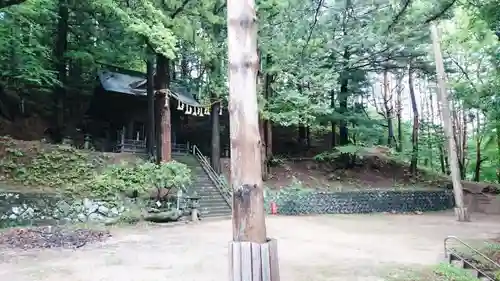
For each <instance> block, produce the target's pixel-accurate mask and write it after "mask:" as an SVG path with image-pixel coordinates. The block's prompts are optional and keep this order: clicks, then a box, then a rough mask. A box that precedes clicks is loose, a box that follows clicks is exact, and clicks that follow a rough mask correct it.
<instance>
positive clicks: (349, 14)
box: [0, 0, 500, 183]
mask: <svg viewBox="0 0 500 281" xmlns="http://www.w3.org/2000/svg"><path fill="white" fill-rule="evenodd" d="M257 5H258V10H257V14H258V24H259V31H258V42H259V43H258V53H259V58H260V62H261V63H260V71H259V74H258V91H259V103H260V113H261V119H262V120H263V122H262V133H261V134H262V136H263V141H264V144H265V145H266V147H267V149H265V152H264V153H265V154H266V157H267V158H269V157H271V154H272V149H271V148H270V146H271V145H270V143H271V139H272V136H271V135H272V134H271V133H270V132H271V130H270V129H269V128H270V127H271V124H275V125H280V126H296V127H298V130H297V132H298V133H297V134H298V135H299V139H300V138H301V136H304V135H308V134H309V132H311V133H315V134H317V133H319V134H321V133H330V135H331V146H333V147H337V148H340V147H345V146H347V145H348V146H352V145H356V146H373V145H386V146H389V147H392V148H393V149H394V151H395V153H397V154H398V155H400V156H401V157H402V158H404V159H405V160H408V161H410V162H411V165H410V169H411V170H412V171H415V170H416V169H417V166H418V167H428V168H429V169H432V170H439V171H442V172H443V173H448V172H449V168H448V167H449V166H448V158H447V153H446V150H447V149H448V146H447V145H446V144H445V138H444V136H443V127H442V121H441V112H440V110H439V108H440V107H439V103H438V98H437V93H436V74H435V72H436V68H435V63H434V56H433V53H432V41H431V37H430V28H429V27H430V24H431V23H434V24H437V25H438V26H439V29H440V30H441V35H442V36H441V45H442V51H443V56H444V60H445V68H446V72H447V85H448V90H449V92H450V95H451V96H452V101H451V104H452V114H451V118H452V120H451V121H452V123H453V131H454V137H455V141H456V144H457V153H458V158H459V167H460V172H461V177H462V178H463V179H469V180H474V181H491V182H499V183H500V92H499V91H498V89H500V65H499V61H500V41H499V39H500V37H499V36H500V33H499V32H497V31H498V29H499V28H500V10H499V9H497V8H498V7H499V5H500V2H499V1H498V0H482V1H474V0H473V1H458V0H446V1H430V0H402V1H390V0H372V1H366V0H334V1H324V0H314V1H299V0H260V1H257ZM0 8H1V10H0V11H1V14H0V22H1V24H0V29H1V31H0V54H1V56H0V60H1V64H0V79H1V81H0V83H1V88H0V114H1V115H2V118H3V119H6V120H10V121H12V120H13V119H15V118H16V116H20V115H23V114H30V113H29V111H35V110H37V111H39V114H40V115H43V114H45V115H47V116H48V117H47V118H48V119H49V120H50V122H51V126H53V127H55V128H59V129H60V128H62V127H63V124H66V126H67V124H72V123H73V122H77V121H75V120H72V118H75V117H74V116H78V114H75V112H78V111H81V108H80V109H79V108H78V106H81V103H80V102H79V100H81V99H85V97H88V96H90V95H91V94H92V91H93V89H94V87H95V81H96V78H95V77H96V70H97V69H99V68H100V67H101V65H102V64H109V65H116V66H120V67H123V68H127V69H131V70H138V71H143V72H146V61H148V60H149V61H151V60H152V59H155V60H156V70H157V72H158V73H162V72H163V73H165V72H167V73H168V74H167V75H169V76H170V77H172V76H175V78H176V79H177V80H179V79H180V80H184V82H185V84H187V85H189V86H190V87H192V89H193V91H195V92H197V93H199V95H198V99H199V100H200V102H203V103H205V104H208V103H210V104H212V109H213V110H212V111H214V112H218V110H217V109H218V107H219V106H221V105H220V103H222V104H223V105H224V106H227V93H228V89H227V73H228V69H227V59H226V54H227V49H226V48H227V43H226V38H227V34H226V31H227V23H226V3H225V1H222V0H169V1H166V0H85V1H82V0H80V1H76V0H28V1H22V0H2V1H0ZM30 100H37V101H39V100H44V103H39V102H36V103H35V104H33V102H32V103H30V102H29V101H30ZM13 101H14V102H13ZM13 104H14V105H15V106H13ZM40 104H45V105H46V106H45V107H44V108H40V107H41V106H40ZM43 112H45V113H43ZM80 117H81V116H80ZM332 132H333V133H332Z"/></svg>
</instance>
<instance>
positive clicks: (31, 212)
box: [21, 207, 35, 219]
mask: <svg viewBox="0 0 500 281" xmlns="http://www.w3.org/2000/svg"><path fill="white" fill-rule="evenodd" d="M34 216H35V210H34V209H33V208H31V207H28V208H27V209H26V211H24V212H23V214H22V215H21V217H23V218H25V219H31V218H33V217H34Z"/></svg>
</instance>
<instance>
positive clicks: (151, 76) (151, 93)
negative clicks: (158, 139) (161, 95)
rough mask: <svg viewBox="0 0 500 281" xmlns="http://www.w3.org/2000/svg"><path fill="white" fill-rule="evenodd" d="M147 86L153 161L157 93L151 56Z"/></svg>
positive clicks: (149, 57) (147, 62)
mask: <svg viewBox="0 0 500 281" xmlns="http://www.w3.org/2000/svg"><path fill="white" fill-rule="evenodd" d="M146 73H147V79H148V80H147V86H146V92H147V97H148V118H147V120H148V122H147V124H148V125H147V129H148V135H147V142H146V147H147V150H148V155H149V157H150V158H151V159H153V158H154V145H155V91H154V60H153V57H152V56H151V55H150V56H148V58H147V61H146Z"/></svg>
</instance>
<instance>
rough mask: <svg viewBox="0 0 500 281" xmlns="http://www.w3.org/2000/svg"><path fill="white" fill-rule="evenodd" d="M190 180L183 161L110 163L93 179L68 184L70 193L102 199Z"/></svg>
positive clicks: (184, 183)
mask: <svg viewBox="0 0 500 281" xmlns="http://www.w3.org/2000/svg"><path fill="white" fill-rule="evenodd" d="M190 183H191V170H190V169H189V168H188V167H187V166H186V165H184V164H182V163H179V162H176V161H171V162H168V163H162V164H160V165H156V164H153V163H150V162H145V163H140V164H136V165H133V166H130V165H124V164H121V165H113V166H110V167H108V168H106V169H104V170H103V171H102V173H101V174H99V175H97V176H96V177H95V178H93V179H91V180H88V181H86V182H82V183H80V184H76V185H71V186H70V187H69V191H71V193H77V194H85V195H86V196H91V197H97V198H101V199H103V200H105V199H109V198H115V197H116V196H118V195H123V194H131V193H134V192H136V193H138V194H143V193H145V192H147V191H149V190H151V189H152V188H167V189H170V188H173V187H175V188H182V189H184V188H185V187H186V186H187V185H188V184H190Z"/></svg>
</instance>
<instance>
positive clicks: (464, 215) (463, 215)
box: [455, 208, 470, 222]
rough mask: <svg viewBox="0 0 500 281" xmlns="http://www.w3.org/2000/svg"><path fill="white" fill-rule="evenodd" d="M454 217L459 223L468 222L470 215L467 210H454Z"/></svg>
mask: <svg viewBox="0 0 500 281" xmlns="http://www.w3.org/2000/svg"><path fill="white" fill-rule="evenodd" d="M455 217H457V220H458V221H461V222H467V221H470V214H469V211H468V210H467V208H455Z"/></svg>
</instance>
